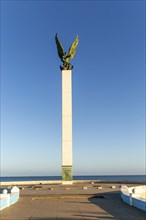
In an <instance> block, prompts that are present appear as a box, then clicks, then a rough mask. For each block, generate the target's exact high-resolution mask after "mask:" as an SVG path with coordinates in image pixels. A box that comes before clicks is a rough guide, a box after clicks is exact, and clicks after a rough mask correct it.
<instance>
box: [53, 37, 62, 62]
mask: <svg viewBox="0 0 146 220" xmlns="http://www.w3.org/2000/svg"><path fill="white" fill-rule="evenodd" d="M55 41H56V45H57V51H58V56H59V57H60V59H61V60H62V58H63V56H64V49H63V47H62V44H61V43H60V41H59V38H58V35H57V34H56V35H55Z"/></svg>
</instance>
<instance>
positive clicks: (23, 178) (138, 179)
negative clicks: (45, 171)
mask: <svg viewBox="0 0 146 220" xmlns="http://www.w3.org/2000/svg"><path fill="white" fill-rule="evenodd" d="M43 180H44V181H45V180H61V176H17V177H14V176H13V177H0V182H15V181H43ZM73 180H91V181H96V180H103V181H107V180H109V181H134V182H144V183H146V175H116V176H112V175H109V176H96V175H95V176H73Z"/></svg>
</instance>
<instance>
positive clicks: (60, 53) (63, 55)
mask: <svg viewBox="0 0 146 220" xmlns="http://www.w3.org/2000/svg"><path fill="white" fill-rule="evenodd" d="M55 41H56V46H57V51H58V56H59V57H60V59H61V61H62V63H63V66H61V65H60V69H61V70H71V69H73V65H71V64H70V63H69V62H70V60H72V59H73V58H74V55H75V53H76V49H77V46H78V42H79V38H78V36H77V37H76V39H75V40H74V42H73V43H72V45H71V46H70V48H69V50H68V52H67V53H66V52H64V49H63V47H62V44H61V43H60V41H59V38H58V35H57V34H56V36H55Z"/></svg>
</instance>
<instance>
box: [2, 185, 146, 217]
mask: <svg viewBox="0 0 146 220" xmlns="http://www.w3.org/2000/svg"><path fill="white" fill-rule="evenodd" d="M134 185H137V184H129V186H134ZM120 188H121V184H115V183H113V184H112V183H103V184H102V183H100V184H91V183H90V184H89V183H88V184H74V185H70V186H62V185H41V184H40V185H30V186H20V189H21V192H20V199H19V201H18V202H17V203H16V204H15V205H13V206H11V207H9V208H7V209H5V210H2V211H1V212H0V216H1V218H0V219H1V220H64V219H65V220H73V219H76V220H81V219H86V220H95V219H96V220H97V219H100V220H101V219H102V220H109V219H113V220H137V219H139V220H145V218H146V213H145V212H144V211H141V210H139V209H137V208H134V207H131V206H129V205H127V204H125V203H124V202H122V200H121V197H120Z"/></svg>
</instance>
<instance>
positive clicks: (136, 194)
mask: <svg viewBox="0 0 146 220" xmlns="http://www.w3.org/2000/svg"><path fill="white" fill-rule="evenodd" d="M145 193H146V185H144V186H135V187H129V188H128V187H127V186H125V185H123V186H122V187H121V198H122V200H123V201H124V202H126V203H128V204H129V205H131V206H135V207H137V208H139V209H142V210H143V211H146V195H145Z"/></svg>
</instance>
